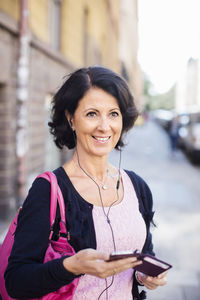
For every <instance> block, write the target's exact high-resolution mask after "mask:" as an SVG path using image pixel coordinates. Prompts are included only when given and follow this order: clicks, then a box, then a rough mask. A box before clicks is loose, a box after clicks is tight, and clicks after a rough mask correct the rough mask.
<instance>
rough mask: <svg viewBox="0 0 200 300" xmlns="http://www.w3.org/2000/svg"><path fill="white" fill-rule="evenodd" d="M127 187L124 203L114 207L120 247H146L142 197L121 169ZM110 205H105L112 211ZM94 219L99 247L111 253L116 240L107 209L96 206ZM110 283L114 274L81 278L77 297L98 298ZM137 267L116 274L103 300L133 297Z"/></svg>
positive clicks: (76, 299)
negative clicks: (139, 202) (139, 205)
mask: <svg viewBox="0 0 200 300" xmlns="http://www.w3.org/2000/svg"><path fill="white" fill-rule="evenodd" d="M121 176H122V182H123V187H124V197H123V199H122V201H121V202H120V203H118V204H117V205H114V206H112V207H111V209H110V212H109V219H110V222H111V226H112V228H113V232H114V239H115V244H116V250H117V251H122V250H135V249H139V250H142V248H143V245H144V242H145V238H146V226H145V223H144V220H143V218H142V215H141V214H140V212H139V207H138V199H137V197H136V194H135V190H134V187H133V184H132V182H131V180H130V178H129V176H128V175H127V174H126V173H125V172H124V171H123V170H121ZM108 210H109V207H105V212H106V213H108ZM93 219H94V227H95V232H96V240H97V250H100V251H103V252H106V253H111V252H112V251H113V250H114V248H113V240H112V235H111V230H110V227H109V225H108V223H107V221H106V217H105V215H104V213H103V209H102V207H100V206H94V207H93ZM106 281H107V285H110V283H111V281H112V277H108V278H107V280H105V279H100V278H98V277H95V276H91V275H87V274H86V275H84V276H81V277H80V280H79V284H78V287H77V290H76V292H75V295H74V297H73V299H74V300H91V299H98V297H99V295H100V294H101V292H102V291H103V290H104V289H105V288H106ZM132 283H133V269H129V270H126V271H124V272H122V273H120V274H117V275H115V276H114V281H113V284H112V285H111V287H110V288H109V289H108V290H107V296H108V297H107V298H106V292H104V293H103V295H102V296H101V297H100V300H106V299H109V300H116V299H119V300H132V292H131V290H132Z"/></svg>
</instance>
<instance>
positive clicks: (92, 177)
mask: <svg viewBox="0 0 200 300" xmlns="http://www.w3.org/2000/svg"><path fill="white" fill-rule="evenodd" d="M72 161H73V162H74V164H75V165H76V166H77V167H79V166H78V165H77V163H76V162H75V160H74V159H72ZM81 169H82V168H81ZM84 173H85V172H84ZM108 173H109V169H106V176H105V179H104V181H101V180H100V179H99V178H96V177H94V176H92V175H91V174H89V173H87V176H88V175H89V177H90V178H91V179H93V181H95V182H96V181H98V182H100V184H101V188H102V190H104V191H105V190H107V189H108V185H107V184H106V181H107V179H108ZM85 174H86V173H85Z"/></svg>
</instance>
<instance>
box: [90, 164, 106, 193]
mask: <svg viewBox="0 0 200 300" xmlns="http://www.w3.org/2000/svg"><path fill="white" fill-rule="evenodd" d="M108 172H109V170H108V169H107V170H106V177H105V180H104V181H101V180H99V179H98V178H94V177H93V179H96V180H98V181H99V182H100V183H101V188H102V190H104V191H105V190H107V189H108V186H107V184H106V181H107V178H108Z"/></svg>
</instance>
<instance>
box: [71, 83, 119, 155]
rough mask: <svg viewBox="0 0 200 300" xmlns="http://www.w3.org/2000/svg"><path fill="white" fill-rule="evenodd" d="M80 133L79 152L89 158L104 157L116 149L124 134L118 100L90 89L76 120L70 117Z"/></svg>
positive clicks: (82, 100)
mask: <svg viewBox="0 0 200 300" xmlns="http://www.w3.org/2000/svg"><path fill="white" fill-rule="evenodd" d="M66 115H67V118H68V120H70V121H71V123H72V126H73V130H74V131H75V132H76V141H77V151H78V153H79V156H81V157H82V160H85V159H89V158H88V157H87V156H88V155H89V156H91V155H92V156H104V155H106V156H107V155H108V154H109V152H110V151H111V150H112V149H113V148H115V146H116V144H117V143H118V141H119V139H120V136H121V132H122V114H121V111H120V109H119V105H118V103H117V100H116V98H115V97H113V96H112V95H110V94H108V93H107V92H105V91H104V90H102V89H100V88H96V87H92V88H90V89H89V90H88V91H87V93H86V94H85V95H84V97H83V98H82V99H81V100H80V102H79V104H78V107H77V109H76V111H75V113H74V115H73V116H71V115H70V114H68V113H66Z"/></svg>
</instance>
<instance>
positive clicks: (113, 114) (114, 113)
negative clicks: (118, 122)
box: [111, 111, 119, 117]
mask: <svg viewBox="0 0 200 300" xmlns="http://www.w3.org/2000/svg"><path fill="white" fill-rule="evenodd" d="M111 116H112V117H118V116H119V113H118V112H117V111H112V112H111Z"/></svg>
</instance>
